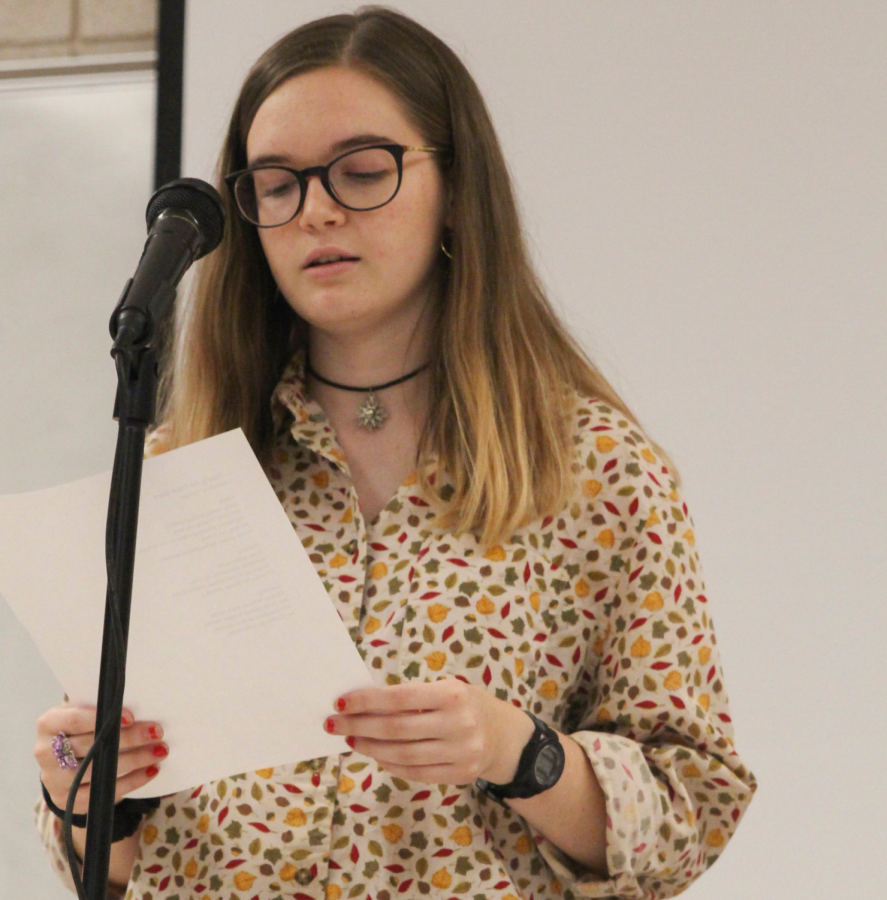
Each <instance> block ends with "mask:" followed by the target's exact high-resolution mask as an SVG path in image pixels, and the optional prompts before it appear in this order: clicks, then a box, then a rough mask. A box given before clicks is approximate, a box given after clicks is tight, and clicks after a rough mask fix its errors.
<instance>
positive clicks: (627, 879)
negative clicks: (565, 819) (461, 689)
mask: <svg viewBox="0 0 887 900" xmlns="http://www.w3.org/2000/svg"><path fill="white" fill-rule="evenodd" d="M595 412H596V413H597V415H596V416H593V417H592V422H596V423H597V427H596V428H595V429H594V430H593V432H592V433H591V434H589V435H587V441H586V446H584V447H583V459H582V467H583V468H582V472H581V481H582V484H581V491H582V494H583V497H584V502H583V506H584V509H581V510H580V511H579V515H576V516H575V517H574V524H573V529H574V535H575V541H576V544H577V546H578V547H580V548H582V550H583V551H584V558H583V559H582V560H581V562H580V565H581V567H582V570H581V571H582V576H581V582H582V584H583V585H585V590H584V591H583V593H584V594H585V598H584V604H585V610H586V612H587V614H588V617H589V618H591V619H593V620H594V622H595V624H596V630H595V637H594V639H593V641H592V642H590V646H589V647H588V648H587V653H586V660H585V667H584V671H583V676H582V679H581V683H580V685H579V686H578V689H577V691H576V693H575V694H574V697H573V703H572V707H573V709H574V711H575V715H574V723H573V725H574V727H571V729H570V731H571V734H572V737H573V739H574V740H576V741H577V742H578V743H579V744H580V745H581V746H582V748H583V749H584V750H585V752H586V754H587V755H588V758H589V760H590V762H591V765H592V767H593V769H594V772H595V775H596V776H597V779H598V781H599V783H600V785H601V788H602V790H603V793H604V796H605V798H606V807H607V831H606V835H607V866H608V874H609V877H608V878H607V879H601V878H600V876H598V875H595V874H593V873H590V872H585V871H583V870H582V869H581V868H580V867H578V866H577V865H576V864H575V863H574V862H573V861H572V860H570V859H569V858H568V857H566V856H565V855H564V854H563V853H561V852H560V851H559V850H558V849H557V848H556V847H555V846H554V845H552V844H550V842H547V841H545V840H542V841H541V843H540V850H541V852H542V853H543V855H544V856H545V858H546V860H547V862H548V863H549V865H550V866H551V867H552V869H553V870H554V872H555V873H556V875H557V876H558V877H559V878H560V879H561V880H562V881H564V882H566V884H568V885H569V887H570V889H571V890H572V891H573V892H574V893H575V894H577V895H579V896H585V897H612V896H616V897H625V898H635V897H636V898H641V897H643V898H658V897H669V896H673V895H674V894H676V893H679V892H680V891H682V890H683V889H685V888H686V887H687V886H688V884H689V883H690V882H691V881H692V880H693V879H694V878H696V877H697V876H698V875H700V874H701V873H702V872H703V871H705V869H707V868H708V867H709V866H710V865H711V864H712V863H713V862H714V861H715V860H716V859H717V857H718V856H719V855H720V853H721V852H722V851H723V849H724V847H725V845H726V843H727V841H728V840H729V839H730V837H731V835H732V834H733V832H734V831H735V829H736V827H737V825H738V823H739V820H740V819H741V817H742V815H743V813H744V811H745V809H746V808H747V806H748V804H749V802H750V801H751V798H752V795H753V793H754V790H755V786H756V785H755V780H754V777H753V776H752V774H751V773H750V772H749V770H748V769H747V768H746V766H745V765H744V764H743V762H742V760H741V759H740V758H739V756H738V754H737V752H736V749H735V747H734V743H733V726H732V723H731V719H730V714H729V709H728V702H727V693H726V690H725V688H724V681H723V675H722V671H721V664H720V659H719V654H718V648H717V644H716V639H715V634H714V629H713V626H712V619H711V611H710V609H711V607H710V604H709V600H708V597H707V596H706V593H705V587H704V583H703V576H702V569H701V566H700V564H699V559H698V557H697V554H696V540H695V535H694V532H693V525H692V522H691V519H690V514H689V511H688V509H687V506H686V504H685V502H684V500H683V498H682V497H681V495H680V493H679V490H678V487H677V485H676V483H675V479H674V478H673V477H672V475H671V474H670V473H669V470H668V468H667V466H666V465H665V464H664V463H663V461H662V460H661V459H660V457H659V454H658V452H657V451H656V450H655V449H654V448H653V447H652V446H651V445H650V444H649V443H648V442H647V441H646V440H645V438H644V436H643V435H642V434H641V433H640V432H639V431H638V430H637V428H636V427H635V426H633V425H631V424H630V423H628V422H626V421H625V420H623V419H620V418H619V417H618V414H613V413H611V412H610V410H609V409H607V408H606V407H603V408H600V409H597V410H595Z"/></svg>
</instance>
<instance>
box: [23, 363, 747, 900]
mask: <svg viewBox="0 0 887 900" xmlns="http://www.w3.org/2000/svg"><path fill="white" fill-rule="evenodd" d="M273 402H274V406H275V410H274V411H275V421H276V422H277V423H278V431H277V435H278V436H277V439H276V448H275V452H274V458H273V462H272V464H271V465H270V466H268V467H267V474H268V477H269V479H270V480H271V483H272V484H273V486H274V487H275V489H276V491H277V494H278V497H279V498H280V502H281V503H282V504H283V507H284V509H285V510H286V512H287V513H288V514H289V517H290V519H291V521H292V523H293V527H294V528H295V530H296V532H297V533H298V535H299V537H300V538H301V540H302V543H303V544H304V546H305V548H306V549H307V551H308V553H309V555H310V557H311V560H312V561H313V562H314V564H315V566H316V567H317V571H318V573H319V575H320V577H321V578H322V580H323V582H324V584H325V586H326V588H327V590H328V592H329V595H330V600H331V602H332V603H333V604H334V605H335V607H336V609H337V610H338V612H339V614H340V616H341V617H342V620H343V621H344V623H345V624H346V626H347V627H348V630H349V633H350V634H351V637H352V638H353V639H354V642H355V643H356V644H357V646H358V648H359V650H360V653H361V655H362V656H363V658H364V659H365V661H366V664H367V666H368V667H369V669H370V671H371V672H372V673H373V675H374V676H375V679H376V682H377V683H379V684H397V683H400V682H403V681H407V680H410V679H421V680H423V681H430V680H435V679H439V678H445V677H449V678H460V679H462V680H464V681H467V682H469V683H471V684H475V685H478V686H482V687H484V688H485V689H486V690H488V691H492V692H494V693H495V695H496V696H497V697H500V698H501V699H503V700H507V701H509V702H511V703H514V704H515V705H516V706H519V707H522V708H524V709H528V710H531V711H532V712H533V713H535V714H536V715H537V716H538V717H540V718H541V719H543V720H545V721H546V722H548V723H550V724H551V725H553V726H554V727H556V728H557V729H559V730H560V731H562V732H565V733H568V734H571V735H572V736H573V738H574V739H575V740H576V741H577V742H578V743H579V744H580V745H581V746H582V748H583V749H584V750H585V752H586V753H587V754H588V758H589V760H590V761H591V764H592V766H593V768H594V772H595V774H596V776H597V778H598V781H599V782H600V785H601V787H602V789H603V792H604V794H605V797H606V803H607V864H608V869H609V877H608V878H606V879H603V878H601V877H600V876H599V875H596V874H594V873H592V872H590V871H588V870H584V869H583V868H582V866H580V865H579V864H577V863H575V862H574V861H572V860H571V859H570V858H569V857H567V856H566V855H565V854H563V853H562V852H561V851H559V850H558V849H557V848H556V847H555V846H554V845H552V844H551V843H550V842H549V841H547V840H546V839H545V838H544V837H543V836H542V835H541V834H539V833H538V832H536V831H535V830H534V829H533V828H531V827H530V826H529V825H528V823H527V822H526V821H524V820H523V819H522V818H521V817H520V816H519V815H518V814H517V813H515V812H513V811H511V810H510V809H508V808H506V807H503V806H500V805H498V804H497V803H495V802H493V801H492V800H490V799H488V798H487V797H486V796H485V795H483V794H482V793H480V792H479V791H478V790H477V789H476V788H475V787H474V786H473V785H462V786H457V785H445V784H439V785H438V784H424V783H411V782H408V781H404V780H403V779H401V778H397V777H394V776H393V775H391V774H389V773H387V772H385V771H383V770H382V769H381V768H379V767H378V766H377V765H376V763H375V762H374V761H373V760H372V759H369V758H367V757H363V756H360V755H359V754H357V753H345V754H343V755H342V756H340V757H336V758H333V757H327V758H322V759H313V760H308V761H304V762H298V763H294V764H292V765H287V766H280V767H278V768H274V769H261V770H259V771H256V772H246V773H243V774H235V775H231V776H230V777H228V778H225V779H222V780H220V781H216V782H213V783H211V784H202V785H199V786H197V787H195V788H194V789H193V790H191V791H183V792H181V793H178V794H174V795H171V796H167V797H164V798H163V800H162V803H161V805H160V808H159V809H157V810H156V811H155V812H154V813H152V814H151V815H149V817H148V818H147V819H146V821H145V824H144V826H143V828H142V830H141V839H140V846H139V854H138V859H137V861H136V864H135V867H134V868H133V872H132V879H131V881H130V884H129V886H128V889H127V891H126V898H127V900H198V898H201V900H202V898H214V900H215V898H219V900H241V898H242V900H283V898H295V900H309V898H311V900H314V898H317V900H320V898H324V900H341V898H360V900H364V898H371V900H394V898H398V897H404V898H414V897H418V896H422V897H429V898H441V900H445V898H451V897H455V898H465V900H518V898H536V900H542V898H563V900H570V898H574V897H624V898H656V897H666V896H671V895H672V894H674V893H677V892H678V891H680V890H681V889H682V888H684V887H685V886H686V885H687V884H688V883H689V882H690V881H691V880H692V879H693V878H695V877H696V876H698V875H699V874H700V873H701V872H703V871H704V870H705V869H706V868H707V867H708V866H709V865H711V864H712V863H713V862H714V860H715V859H717V857H718V855H719V854H720V853H721V852H722V851H723V849H724V846H725V845H726V843H727V841H728V839H729V838H730V835H731V834H732V833H733V831H734V829H735V828H736V826H737V824H738V822H739V819H740V818H741V816H742V814H743V812H744V810H745V808H746V807H747V805H748V803H749V802H750V800H751V797H752V793H753V792H754V789H755V782H754V779H753V777H752V775H751V773H750V772H749V771H748V769H746V767H745V766H744V765H743V763H742V761H741V760H740V758H739V757H738V755H737V753H736V750H735V749H734V746H733V732H732V726H731V722H730V715H729V712H728V708H727V694H726V690H725V688H724V684H723V678H722V675H721V667H720V663H719V659H718V648H717V644H716V641H715V636H714V632H713V630H712V619H711V613H710V604H709V601H708V598H707V597H706V594H705V587H704V583H703V578H702V571H701V569H700V566H699V561H698V558H697V555H696V549H695V544H696V542H695V538H694V534H693V526H692V523H691V520H690V515H689V513H688V511H687V506H686V504H685V503H684V501H683V500H682V499H681V496H680V494H679V492H678V490H677V488H676V486H675V483H674V480H673V479H672V478H671V476H670V475H669V472H668V469H667V468H666V467H665V465H663V463H662V461H661V460H659V459H658V458H657V455H656V453H655V451H654V450H653V449H652V448H651V446H650V444H649V443H648V441H647V440H646V439H645V437H644V435H643V434H642V433H641V432H640V431H639V430H638V428H637V427H636V426H635V425H633V424H632V423H631V422H629V421H627V420H626V419H625V418H624V417H623V416H622V414H621V413H619V412H617V411H615V410H613V409H611V408H610V407H608V406H607V405H606V404H604V403H601V402H597V401H593V400H582V399H578V400H577V402H576V405H575V412H574V415H575V422H574V428H575V443H576V463H577V465H576V467H575V469H576V490H575V496H574V498H573V500H572V502H571V503H570V504H569V506H568V507H567V508H565V509H563V510H562V511H561V513H560V514H559V515H557V516H548V517H546V518H545V519H543V520H541V521H538V522H534V523H533V524H531V525H528V526H527V527H525V528H522V529H521V530H520V531H518V532H517V533H516V534H514V535H513V536H512V537H511V539H510V540H509V541H507V542H506V543H503V544H499V545H496V546H482V545H480V544H479V543H478V541H477V540H476V539H475V538H474V537H473V536H470V535H469V536H462V537H458V538H457V537H454V536H453V535H452V534H448V533H443V532H441V531H440V530H438V529H435V528H434V527H433V525H432V522H431V519H432V516H433V511H432V508H431V507H430V506H429V505H428V503H427V502H426V500H424V499H423V498H422V497H421V496H419V495H418V492H417V487H416V482H415V478H410V479H407V481H406V482H405V483H404V484H403V485H401V487H400V488H399V490H398V491H397V493H396V495H395V496H394V497H393V498H392V500H391V501H390V502H389V503H388V505H387V506H386V507H385V508H384V509H383V510H382V512H381V513H380V514H379V515H378V516H377V518H376V519H375V520H374V521H372V522H367V521H366V520H365V519H364V517H363V516H362V515H361V513H360V508H359V506H358V501H357V497H356V495H355V492H354V489H353V486H352V484H351V480H350V478H349V472H348V465H347V463H346V461H345V458H344V455H343V453H342V451H341V449H340V447H339V445H338V444H337V441H336V437H335V435H334V433H333V431H332V429H331V427H330V426H329V424H328V423H327V420H326V418H325V416H324V414H323V412H322V410H321V409H320V407H319V406H318V405H317V404H316V403H315V402H313V401H312V400H311V399H310V398H308V397H307V395H306V393H305V391H304V385H303V377H302V370H301V365H300V363H299V362H295V363H294V364H293V365H292V366H291V367H290V368H289V369H288V370H287V372H286V373H285V375H284V377H283V379H282V380H281V383H280V384H279V386H278V388H277V390H276V392H275V395H274V400H273ZM173 752H174V748H173ZM37 814H38V822H39V826H40V829H41V832H42V835H43V840H44V843H45V844H46V847H47V849H48V851H49V853H50V855H51V856H52V858H53V862H54V865H55V867H56V869H57V871H58V872H59V873H60V875H61V876H62V877H63V879H64V880H65V881H66V883H67V884H68V885H69V886H70V874H69V873H68V871H67V864H66V862H65V860H64V853H63V851H62V850H61V845H60V842H59V825H58V820H57V819H55V817H54V816H52V814H51V813H48V812H47V811H46V809H45V807H44V806H43V804H42V803H41V804H40V805H38V809H37Z"/></svg>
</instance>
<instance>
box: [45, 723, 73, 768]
mask: <svg viewBox="0 0 887 900" xmlns="http://www.w3.org/2000/svg"><path fill="white" fill-rule="evenodd" d="M52 751H53V753H55V758H56V759H57V760H58V761H59V768H61V769H76V768H77V766H78V765H79V764H78V762H77V757H76V756H74V749H73V748H72V747H71V742H70V741H69V740H68V736H67V735H66V734H65V733H64V732H63V731H60V732H59V733H58V734H57V735H56V736H55V737H54V738H53V739H52Z"/></svg>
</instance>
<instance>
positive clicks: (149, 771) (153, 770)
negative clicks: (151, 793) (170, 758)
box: [145, 766, 160, 778]
mask: <svg viewBox="0 0 887 900" xmlns="http://www.w3.org/2000/svg"><path fill="white" fill-rule="evenodd" d="M158 772H160V769H158V768H157V766H148V768H147V769H145V774H146V775H147V776H148V778H153V777H154V776H155V775H157V774H158Z"/></svg>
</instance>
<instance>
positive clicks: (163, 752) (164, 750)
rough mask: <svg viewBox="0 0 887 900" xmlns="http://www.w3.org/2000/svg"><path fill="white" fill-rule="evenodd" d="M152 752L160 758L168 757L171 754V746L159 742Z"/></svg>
mask: <svg viewBox="0 0 887 900" xmlns="http://www.w3.org/2000/svg"><path fill="white" fill-rule="evenodd" d="M151 752H152V753H153V754H154V755H155V756H156V757H157V758H158V759H166V757H167V756H169V748H168V747H167V746H166V745H165V744H158V745H157V746H156V747H154V749H153V750H152V751H151Z"/></svg>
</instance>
